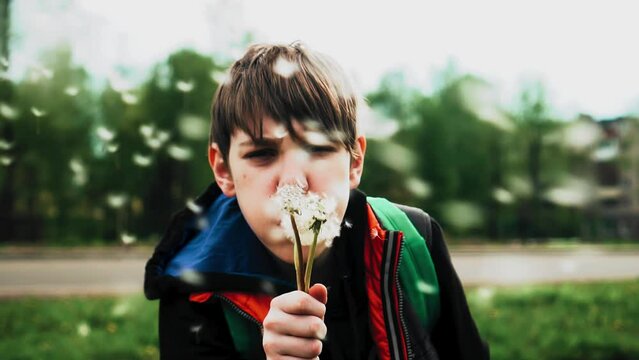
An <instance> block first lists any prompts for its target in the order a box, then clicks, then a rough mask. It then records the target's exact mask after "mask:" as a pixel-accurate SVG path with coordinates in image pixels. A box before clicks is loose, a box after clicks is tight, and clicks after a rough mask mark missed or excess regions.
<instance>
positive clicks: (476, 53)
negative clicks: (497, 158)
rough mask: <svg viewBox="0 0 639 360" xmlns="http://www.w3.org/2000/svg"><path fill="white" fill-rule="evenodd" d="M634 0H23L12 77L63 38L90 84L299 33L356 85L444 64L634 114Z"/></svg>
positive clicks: (513, 86)
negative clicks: (190, 53)
mask: <svg viewBox="0 0 639 360" xmlns="http://www.w3.org/2000/svg"><path fill="white" fill-rule="evenodd" d="M638 10H639V3H637V2H635V1H618V0H608V1H588V2H585V1H570V0H562V1H548V0H534V1H500V0H483V1H460V0H448V1H405V0H394V1H375V0H369V1H359V0H357V1H344V0H342V1H336V0H323V1H304V0H269V1H260V0H208V1H205V0H181V1H171V0H111V1H103V0H49V1H46V0H19V1H13V2H12V22H13V23H12V35H13V40H12V50H11V51H12V54H11V59H10V60H11V67H10V71H11V72H10V74H11V76H12V77H15V78H19V77H20V76H22V74H24V72H25V71H26V69H27V68H28V67H29V66H34V65H37V64H38V61H39V54H40V53H42V51H43V50H45V49H47V48H51V47H53V46H55V45H56V44H59V43H61V42H67V43H69V44H71V47H72V49H73V54H74V59H75V61H76V62H77V63H78V64H80V65H82V66H84V67H86V68H87V69H88V70H89V71H90V73H91V74H92V75H93V76H95V77H96V78H97V79H106V78H109V77H110V76H111V75H112V74H113V73H114V72H115V71H116V70H117V69H122V68H127V69H129V70H130V73H129V76H131V77H132V81H133V80H134V81H141V80H143V79H144V76H146V74H147V71H148V70H149V68H150V66H152V65H153V64H156V63H158V62H160V61H162V60H164V59H165V58H166V57H167V56H168V55H169V54H170V53H171V52H174V51H176V50H178V49H182V48H192V49H195V50H197V51H199V52H202V53H203V54H207V55H213V54H225V55H227V56H231V57H233V56H238V55H240V54H241V52H242V50H243V47H242V46H243V45H242V44H243V39H245V35H246V34H247V32H250V33H251V34H252V37H253V39H254V41H256V42H277V43H288V42H292V41H296V40H300V41H302V42H304V43H306V44H307V45H308V46H309V47H311V48H314V49H316V50H319V51H321V52H324V53H326V54H328V55H330V56H331V57H333V58H335V59H336V60H337V61H338V62H339V63H340V64H341V65H342V66H343V67H344V68H345V70H346V71H347V72H348V73H349V74H351V76H352V77H353V78H354V79H355V81H356V84H357V85H358V86H359V88H360V89H361V90H362V91H363V92H366V91H371V90H373V89H375V87H376V86H377V85H378V83H379V81H380V79H381V78H382V76H383V75H384V74H386V73H388V72H391V71H398V70H401V71H404V72H405V74H406V79H407V81H408V82H409V84H410V85H413V86H417V87H419V88H420V89H422V90H423V91H424V92H425V93H427V94H430V93H432V92H433V91H435V90H436V89H437V87H438V86H439V81H440V80H438V79H440V78H441V74H442V73H443V72H444V71H445V70H446V69H451V68H452V69H455V71H456V72H457V73H459V74H465V73H470V74H473V75H477V76H480V77H481V78H483V79H485V80H487V81H488V82H489V83H491V84H492V85H493V89H494V96H495V98H496V99H497V101H498V102H499V103H500V104H501V105H502V106H503V107H504V108H506V109H512V108H513V107H514V106H515V104H516V103H517V99H518V98H519V96H520V95H519V94H520V93H521V90H522V88H523V87H524V86H525V84H530V83H534V82H541V83H542V84H543V85H544V87H545V89H546V95H547V98H548V101H549V103H550V105H551V108H552V113H553V115H555V116H558V117H562V118H566V119H570V118H574V117H575V116H577V114H579V113H585V114H589V115H592V116H593V117H595V118H599V119H603V118H611V117H617V116H622V115H628V114H634V115H639V67H638V66H637V64H639V47H638V46H637V45H636V43H637V39H636V38H637V27H636V14H638V13H639V11H638Z"/></svg>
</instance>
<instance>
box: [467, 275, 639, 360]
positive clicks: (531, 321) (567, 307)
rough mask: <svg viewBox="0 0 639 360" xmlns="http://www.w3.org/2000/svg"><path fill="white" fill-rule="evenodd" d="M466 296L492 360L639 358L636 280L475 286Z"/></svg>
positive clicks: (625, 359) (638, 312) (637, 291)
mask: <svg viewBox="0 0 639 360" xmlns="http://www.w3.org/2000/svg"><path fill="white" fill-rule="evenodd" d="M468 300H469V304H470V306H471V310H472V312H473V316H474V318H475V320H476V322H477V326H478V327H479V330H480V332H481V333H482V336H483V337H485V338H486V340H487V341H488V342H489V343H490V347H491V354H492V356H491V358H492V359H494V360H500V359H518V360H528V359H530V360H533V359H535V360H538V359H545V360H559V359H561V360H572V359H574V360H584V359H587V360H604V359H605V360H630V359H633V360H636V359H639V279H638V280H635V281H625V282H614V283H593V284H563V285H543V286H528V287H516V288H476V289H472V290H470V291H469V292H468Z"/></svg>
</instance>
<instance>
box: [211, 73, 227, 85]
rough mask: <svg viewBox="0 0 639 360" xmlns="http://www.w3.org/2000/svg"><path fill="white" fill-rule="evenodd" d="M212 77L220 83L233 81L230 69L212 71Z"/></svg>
mask: <svg viewBox="0 0 639 360" xmlns="http://www.w3.org/2000/svg"><path fill="white" fill-rule="evenodd" d="M211 79H212V80H213V81H214V82H215V83H217V84H219V85H223V84H228V83H229V82H230V81H231V76H230V75H229V72H228V71H215V70H214V71H211Z"/></svg>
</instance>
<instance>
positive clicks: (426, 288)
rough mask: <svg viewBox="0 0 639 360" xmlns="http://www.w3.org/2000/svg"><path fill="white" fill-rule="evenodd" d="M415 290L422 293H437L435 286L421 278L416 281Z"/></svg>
mask: <svg viewBox="0 0 639 360" xmlns="http://www.w3.org/2000/svg"><path fill="white" fill-rule="evenodd" d="M417 290H419V291H420V292H422V293H424V294H435V293H437V288H436V287H435V286H433V285H431V284H429V283H427V282H425V281H423V280H419V281H417Z"/></svg>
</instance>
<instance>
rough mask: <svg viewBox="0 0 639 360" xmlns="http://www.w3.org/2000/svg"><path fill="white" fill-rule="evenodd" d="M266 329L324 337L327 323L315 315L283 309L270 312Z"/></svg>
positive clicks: (284, 333)
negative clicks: (289, 312) (294, 313)
mask: <svg viewBox="0 0 639 360" xmlns="http://www.w3.org/2000/svg"><path fill="white" fill-rule="evenodd" d="M263 325H264V330H265V331H271V332H274V333H277V334H283V335H290V336H297V337H304V338H315V339H324V337H325V336H326V330H327V329H326V324H324V322H323V321H322V319H320V318H319V317H317V316H313V315H290V314H286V313H284V312H281V311H274V312H269V314H268V316H266V318H265V319H264V322H263Z"/></svg>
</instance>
